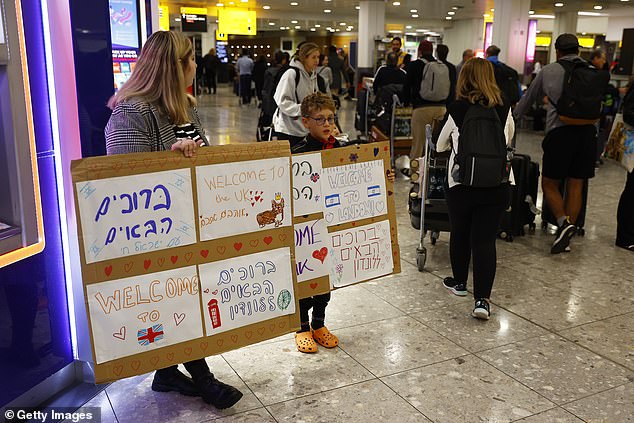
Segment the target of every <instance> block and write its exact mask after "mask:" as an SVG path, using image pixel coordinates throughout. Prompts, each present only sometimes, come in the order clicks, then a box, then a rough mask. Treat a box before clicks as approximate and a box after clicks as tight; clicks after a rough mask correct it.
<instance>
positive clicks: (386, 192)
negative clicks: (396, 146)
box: [321, 142, 401, 288]
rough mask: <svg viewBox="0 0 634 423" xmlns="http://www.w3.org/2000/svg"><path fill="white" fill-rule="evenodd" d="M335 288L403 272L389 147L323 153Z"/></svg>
mask: <svg viewBox="0 0 634 423" xmlns="http://www.w3.org/2000/svg"><path fill="white" fill-rule="evenodd" d="M322 165H323V177H322V186H321V191H322V196H323V199H324V210H325V211H324V217H325V220H326V223H327V225H328V233H329V246H328V247H329V253H330V255H331V260H332V265H331V267H330V282H331V284H332V286H333V288H340V287H343V286H347V285H351V284H355V283H358V282H363V281H368V280H371V279H375V278H378V277H381V276H385V275H389V274H391V273H399V272H400V271H401V265H400V254H399V246H398V238H397V226H396V209H395V205H394V184H393V182H391V181H389V180H388V179H387V174H388V172H389V171H390V169H391V167H390V147H389V143H387V142H381V143H372V144H365V145H354V146H349V147H343V148H335V149H331V150H325V151H322Z"/></svg>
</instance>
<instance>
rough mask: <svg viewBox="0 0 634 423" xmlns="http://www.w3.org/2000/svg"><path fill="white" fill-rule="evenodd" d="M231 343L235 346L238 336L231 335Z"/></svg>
mask: <svg viewBox="0 0 634 423" xmlns="http://www.w3.org/2000/svg"><path fill="white" fill-rule="evenodd" d="M231 341H232V342H233V343H234V344H235V343H236V342H238V335H231Z"/></svg>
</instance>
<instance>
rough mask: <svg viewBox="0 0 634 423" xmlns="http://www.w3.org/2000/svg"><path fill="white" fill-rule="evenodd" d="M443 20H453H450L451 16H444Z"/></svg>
mask: <svg viewBox="0 0 634 423" xmlns="http://www.w3.org/2000/svg"><path fill="white" fill-rule="evenodd" d="M445 19H446V20H448V21H450V20H452V19H453V18H452V17H451V16H445Z"/></svg>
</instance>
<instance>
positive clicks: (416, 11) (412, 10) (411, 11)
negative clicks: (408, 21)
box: [409, 9, 418, 13]
mask: <svg viewBox="0 0 634 423" xmlns="http://www.w3.org/2000/svg"><path fill="white" fill-rule="evenodd" d="M409 12H410V13H418V10H416V9H410V10H409Z"/></svg>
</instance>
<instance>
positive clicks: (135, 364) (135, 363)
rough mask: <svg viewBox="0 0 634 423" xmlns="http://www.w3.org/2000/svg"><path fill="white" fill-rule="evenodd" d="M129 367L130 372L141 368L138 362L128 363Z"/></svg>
mask: <svg viewBox="0 0 634 423" xmlns="http://www.w3.org/2000/svg"><path fill="white" fill-rule="evenodd" d="M130 367H132V370H139V367H141V362H140V361H139V360H134V361H132V362H131V363H130Z"/></svg>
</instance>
